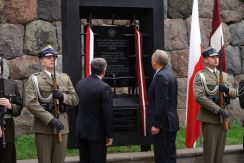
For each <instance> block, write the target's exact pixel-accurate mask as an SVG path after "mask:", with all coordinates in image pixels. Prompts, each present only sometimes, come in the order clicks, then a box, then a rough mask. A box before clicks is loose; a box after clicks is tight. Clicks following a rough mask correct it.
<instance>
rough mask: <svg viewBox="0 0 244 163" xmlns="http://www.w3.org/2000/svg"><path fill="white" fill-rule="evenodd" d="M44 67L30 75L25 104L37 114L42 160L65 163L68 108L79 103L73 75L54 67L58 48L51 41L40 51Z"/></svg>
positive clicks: (34, 126)
mask: <svg viewBox="0 0 244 163" xmlns="http://www.w3.org/2000/svg"><path fill="white" fill-rule="evenodd" d="M38 56H39V58H40V63H41V65H42V67H43V71H41V72H38V73H34V74H32V75H31V76H30V77H29V80H28V82H27V86H26V101H25V102H26V103H25V104H26V107H27V109H28V110H29V111H30V112H31V113H32V114H33V115H34V124H33V129H34V132H35V143H36V147H37V156H38V162H39V163H63V162H64V159H65V150H66V146H67V137H68V133H69V125H68V115H67V113H66V111H67V109H68V108H69V107H70V106H72V107H74V106H76V105H77V104H78V101H79V100H78V96H77V94H76V92H75V89H74V87H73V84H72V82H71V80H70V77H69V76H68V75H67V74H64V73H58V72H56V71H55V66H56V63H57V57H58V56H57V52H56V51H55V50H54V49H53V48H52V47H51V46H50V45H48V46H47V47H45V48H44V49H42V51H41V52H40V53H39V54H38Z"/></svg>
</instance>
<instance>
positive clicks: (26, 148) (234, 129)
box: [16, 122, 244, 160]
mask: <svg viewBox="0 0 244 163" xmlns="http://www.w3.org/2000/svg"><path fill="white" fill-rule="evenodd" d="M230 126H231V128H230V129H229V131H228V135H227V140H226V144H227V145H231V144H242V143H243V134H244V131H243V130H244V129H243V127H242V126H241V124H240V123H238V122H231V125H230ZM176 146H177V149H181V148H185V129H184V128H181V129H180V131H179V132H178V133H177V137H176ZM199 146H200V140H198V141H197V147H199ZM16 148H17V159H18V160H24V159H33V158H36V147H35V141H34V135H33V134H31V135H24V136H20V137H18V138H16ZM139 151H140V146H139V145H131V146H119V147H109V148H108V153H119V152H139ZM66 155H67V156H77V155H79V152H78V150H77V149H67V152H66Z"/></svg>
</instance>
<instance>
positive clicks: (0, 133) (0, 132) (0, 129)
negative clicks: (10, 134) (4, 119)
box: [0, 127, 3, 138]
mask: <svg viewBox="0 0 244 163" xmlns="http://www.w3.org/2000/svg"><path fill="white" fill-rule="evenodd" d="M2 135H3V132H2V128H1V127H0V138H1V137H2Z"/></svg>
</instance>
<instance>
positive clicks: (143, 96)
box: [135, 27, 147, 136]
mask: <svg viewBox="0 0 244 163" xmlns="http://www.w3.org/2000/svg"><path fill="white" fill-rule="evenodd" d="M142 47H143V46H142V34H141V32H140V31H139V30H138V29H137V28H136V27H135V54H136V75H137V85H138V89H139V102H140V113H141V127H142V131H143V135H144V136H146V134H147V130H146V128H147V89H146V84H145V74H144V67H143V60H142V54H143V52H142Z"/></svg>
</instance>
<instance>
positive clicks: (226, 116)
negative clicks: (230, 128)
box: [217, 109, 229, 118]
mask: <svg viewBox="0 0 244 163" xmlns="http://www.w3.org/2000/svg"><path fill="white" fill-rule="evenodd" d="M217 114H218V115H220V116H221V117H223V118H228V117H229V115H228V114H227V113H226V112H225V111H224V110H223V109H219V111H218V113H217Z"/></svg>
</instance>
